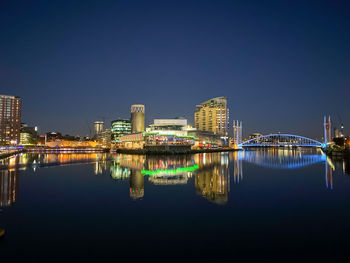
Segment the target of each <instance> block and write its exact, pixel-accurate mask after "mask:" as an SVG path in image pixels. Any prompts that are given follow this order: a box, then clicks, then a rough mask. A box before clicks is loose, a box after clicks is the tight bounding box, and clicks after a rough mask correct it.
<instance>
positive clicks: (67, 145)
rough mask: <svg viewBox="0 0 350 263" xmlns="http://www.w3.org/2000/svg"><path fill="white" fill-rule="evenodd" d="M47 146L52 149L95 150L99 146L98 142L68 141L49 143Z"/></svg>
mask: <svg viewBox="0 0 350 263" xmlns="http://www.w3.org/2000/svg"><path fill="white" fill-rule="evenodd" d="M45 146H47V147H50V148H80V147H82V148H95V147H97V146H98V142H95V141H68V140H55V141H47V142H46V143H45Z"/></svg>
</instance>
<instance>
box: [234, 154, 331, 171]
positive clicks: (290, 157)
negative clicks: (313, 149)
mask: <svg viewBox="0 0 350 263" xmlns="http://www.w3.org/2000/svg"><path fill="white" fill-rule="evenodd" d="M238 158H239V159H240V160H243V161H246V162H249V163H253V164H255V165H258V166H261V167H266V168H273V169H296V168H301V167H306V166H310V165H313V164H316V163H324V162H326V161H327V156H326V155H325V154H310V155H307V154H300V152H299V151H289V152H288V154H286V155H284V154H283V152H281V151H273V150H271V151H244V152H240V154H239V155H238Z"/></svg>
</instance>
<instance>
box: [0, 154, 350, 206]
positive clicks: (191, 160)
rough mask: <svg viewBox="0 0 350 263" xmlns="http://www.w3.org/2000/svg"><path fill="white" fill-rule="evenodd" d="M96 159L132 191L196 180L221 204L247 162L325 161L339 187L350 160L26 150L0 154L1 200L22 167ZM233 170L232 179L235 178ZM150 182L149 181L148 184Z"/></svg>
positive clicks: (8, 200) (9, 198)
mask: <svg viewBox="0 0 350 263" xmlns="http://www.w3.org/2000/svg"><path fill="white" fill-rule="evenodd" d="M81 163H93V173H94V174H95V175H104V174H109V175H110V176H111V178H112V179H114V180H117V181H118V180H129V183H130V197H131V198H132V199H141V198H143V197H144V196H145V184H146V183H145V182H148V183H151V184H152V185H155V186H159V187H162V186H169V185H179V186H181V185H186V184H189V183H193V185H194V189H195V192H196V193H197V194H198V195H200V196H202V197H203V198H205V199H207V200H209V201H210V202H213V203H215V204H226V203H227V202H228V198H229V193H230V182H231V181H232V183H235V184H238V183H240V182H241V181H242V180H243V166H244V163H250V164H254V165H257V166H260V167H264V168H268V169H297V168H302V167H307V166H310V165H314V164H318V163H323V164H324V166H325V170H324V171H325V175H324V176H325V186H326V188H327V189H333V187H334V183H333V181H334V180H333V172H334V170H335V169H340V170H342V171H343V172H344V173H348V174H350V173H349V167H350V165H349V161H348V160H344V159H330V158H327V156H326V155H324V154H322V152H320V151H315V150H312V151H310V150H305V149H295V150H290V149H288V150H283V149H277V150H276V149H269V150H257V151H239V152H230V153H227V152H226V153H202V154H195V155H172V156H170V155H169V156H145V155H127V154H113V155H111V154H102V153H94V154H20V155H16V156H13V157H10V158H6V159H3V160H0V168H2V169H1V170H0V198H1V199H0V206H10V205H11V204H12V203H14V202H16V200H17V192H18V191H17V189H18V173H19V170H26V169H30V168H31V169H33V171H36V169H38V168H40V167H44V166H52V165H71V164H81ZM230 176H232V178H233V179H232V180H231V178H230ZM146 188H147V186H146Z"/></svg>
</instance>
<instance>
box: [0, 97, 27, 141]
mask: <svg viewBox="0 0 350 263" xmlns="http://www.w3.org/2000/svg"><path fill="white" fill-rule="evenodd" d="M21 104H22V102H21V98H19V97H15V96H6V95H0V144H1V145H9V144H19V142H20V129H21V107H22V106H21Z"/></svg>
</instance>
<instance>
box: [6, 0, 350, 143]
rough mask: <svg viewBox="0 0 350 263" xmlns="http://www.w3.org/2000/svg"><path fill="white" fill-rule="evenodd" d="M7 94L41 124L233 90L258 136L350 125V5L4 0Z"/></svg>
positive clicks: (170, 107)
mask: <svg viewBox="0 0 350 263" xmlns="http://www.w3.org/2000/svg"><path fill="white" fill-rule="evenodd" d="M0 94H8V95H16V96H20V97H22V99H23V110H22V116H23V117H22V121H23V122H26V123H28V124H29V125H33V126H35V125H37V126H39V129H40V132H41V133H44V132H46V131H54V130H55V131H60V132H62V133H63V134H67V133H69V134H72V135H78V134H79V135H81V136H85V135H87V134H88V133H89V128H88V126H90V128H92V123H93V121H95V120H99V119H102V118H104V119H105V121H106V123H107V127H108V126H109V123H110V121H111V120H113V119H117V118H129V116H130V113H129V112H130V105H131V104H144V105H145V106H146V122H147V123H150V122H152V121H153V119H154V118H171V117H176V116H186V117H187V118H188V119H189V120H190V122H192V123H193V120H194V110H195V105H196V104H200V103H201V102H203V101H205V100H207V99H210V98H212V97H218V96H226V97H228V101H229V108H230V118H231V120H234V119H239V120H243V124H244V127H243V130H244V135H245V136H247V135H248V134H249V133H251V132H261V133H265V134H266V133H271V132H278V131H280V132H289V133H295V134H299V135H305V136H309V137H314V138H320V137H321V136H322V133H323V131H322V122H323V115H324V114H330V115H331V116H332V118H333V124H334V125H339V123H340V120H342V122H343V123H344V125H345V130H346V132H347V133H348V134H349V133H350V103H349V98H350V1H304V0H303V1H261V0H257V1H233V0H232V1H199V0H198V1H189V0H186V1H166V0H164V1H150V0H147V1H131V0H128V1H86V0H84V1H80V2H79V1H52V0H50V1H47V0H45V1H14V0H9V1H4V0H1V1H0Z"/></svg>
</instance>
